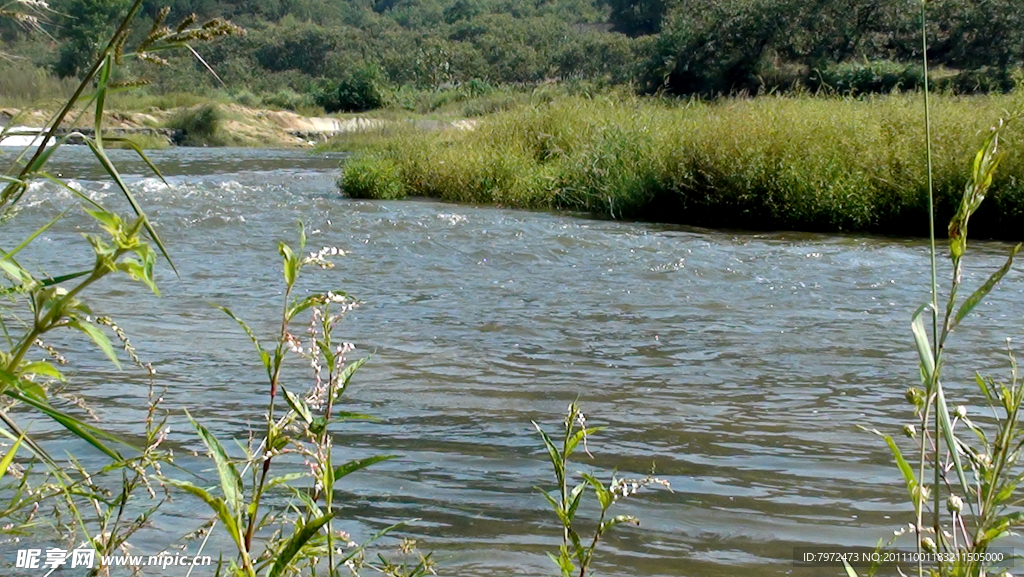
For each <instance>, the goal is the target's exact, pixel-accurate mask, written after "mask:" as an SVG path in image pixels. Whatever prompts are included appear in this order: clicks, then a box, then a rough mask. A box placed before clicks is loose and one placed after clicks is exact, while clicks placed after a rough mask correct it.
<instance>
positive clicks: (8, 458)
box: [0, 433, 25, 479]
mask: <svg viewBox="0 0 1024 577" xmlns="http://www.w3.org/2000/svg"><path fill="white" fill-rule="evenodd" d="M24 440H25V434H24V433H22V435H21V436H20V437H18V440H17V441H15V442H14V444H13V445H11V450H10V451H7V454H6V455H4V458H3V459H0V479H3V478H4V475H6V474H7V469H8V468H9V467H10V466H11V463H13V462H14V455H15V454H16V453H17V452H18V448H20V447H21V442H22V441H24Z"/></svg>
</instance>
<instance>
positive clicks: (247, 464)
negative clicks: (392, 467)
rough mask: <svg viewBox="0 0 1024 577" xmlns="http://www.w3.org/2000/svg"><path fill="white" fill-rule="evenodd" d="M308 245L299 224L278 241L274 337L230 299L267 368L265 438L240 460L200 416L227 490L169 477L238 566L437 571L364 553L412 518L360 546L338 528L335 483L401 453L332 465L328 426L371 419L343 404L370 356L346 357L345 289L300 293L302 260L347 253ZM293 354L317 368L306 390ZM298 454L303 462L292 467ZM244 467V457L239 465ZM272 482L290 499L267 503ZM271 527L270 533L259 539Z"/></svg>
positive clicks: (426, 560)
mask: <svg viewBox="0 0 1024 577" xmlns="http://www.w3.org/2000/svg"><path fill="white" fill-rule="evenodd" d="M305 245H306V237H305V232H304V231H303V230H302V229H301V228H300V235H299V246H298V251H295V250H293V249H292V248H291V247H290V246H289V245H287V244H285V243H281V244H280V245H279V250H280V253H281V256H282V257H283V273H284V281H285V291H284V300H283V306H282V313H281V323H280V329H279V331H278V332H277V334H276V335H275V338H274V340H273V345H272V346H270V347H266V346H264V345H263V344H262V342H261V341H260V339H259V338H258V337H257V336H256V334H255V333H254V332H253V330H252V329H251V328H250V327H249V326H248V325H247V324H246V323H245V322H243V321H242V320H241V319H239V318H238V317H236V316H235V315H234V314H233V313H232V312H231V311H230V310H228V309H226V308H222V310H223V311H224V312H225V313H226V314H228V315H229V316H230V317H231V318H233V319H234V320H235V321H237V322H238V324H239V325H240V326H241V327H242V329H243V330H244V331H245V332H246V334H247V335H249V338H250V339H251V340H252V343H253V345H254V346H255V348H256V352H257V354H258V355H259V357H260V360H261V363H262V365H263V368H264V370H265V371H266V377H267V411H266V429H265V433H264V435H263V439H262V440H261V441H260V442H259V443H258V444H257V445H256V446H255V447H254V448H250V450H249V451H248V452H247V455H246V457H245V459H244V460H242V461H238V460H235V459H232V458H230V457H229V456H228V454H227V452H226V451H225V449H224V447H223V446H222V445H221V443H220V442H219V441H218V440H217V439H216V437H214V436H213V435H212V434H211V433H210V432H209V431H208V430H207V429H206V428H205V427H203V426H202V425H201V424H199V423H198V422H197V421H196V420H194V419H193V420H192V423H193V425H194V426H195V428H196V431H197V432H198V433H199V436H200V437H201V439H202V441H203V443H204V444H205V445H206V447H207V449H208V450H209V453H210V456H211V458H212V459H213V461H214V463H215V464H216V469H217V475H218V477H219V481H220V495H215V494H214V492H213V491H211V490H210V489H207V488H203V487H199V486H197V485H194V484H192V483H190V482H188V481H181V480H174V479H165V481H166V482H168V483H170V484H172V485H174V486H176V487H179V488H180V489H183V490H185V491H187V492H189V493H191V494H193V495H196V496H198V497H199V498H201V499H202V500H203V501H204V502H205V503H206V504H207V505H209V507H210V508H211V509H212V510H213V512H214V513H215V514H216V516H217V520H218V521H219V522H220V524H221V525H222V527H223V528H224V530H225V531H226V532H227V534H228V536H229V537H230V538H231V540H232V542H233V543H234V544H235V547H236V549H237V553H238V556H237V559H236V560H231V561H230V564H229V566H228V571H229V572H230V573H231V574H238V575H245V576H247V577H255V576H256V575H268V576H270V577H276V576H278V575H285V574H291V573H302V572H303V571H308V572H309V573H310V574H319V571H323V574H324V575H327V576H335V575H338V574H340V573H341V572H344V573H345V574H348V573H349V572H352V573H355V572H358V570H359V569H361V568H363V567H366V568H370V569H374V570H378V571H380V572H383V573H386V574H388V575H395V576H409V577H416V576H421V575H425V574H427V573H433V563H432V561H431V559H430V555H426V556H422V555H420V556H418V558H417V559H416V562H415V564H414V565H413V566H411V567H410V566H408V565H407V564H402V563H395V562H392V561H389V560H388V559H387V558H385V557H383V556H380V555H378V560H379V561H369V560H367V559H366V557H365V555H364V550H365V548H366V546H367V545H368V544H369V543H371V542H373V541H376V540H377V539H379V538H381V537H383V536H384V535H386V534H388V533H389V532H391V531H393V530H394V529H396V528H398V527H400V526H402V525H404V523H398V524H395V525H392V526H390V527H387V528H385V529H383V530H382V531H380V532H378V533H377V534H376V535H374V536H373V537H371V538H370V539H369V540H368V541H366V542H364V543H363V544H361V545H357V544H356V543H354V542H352V541H351V539H350V538H349V537H348V535H347V534H345V533H343V532H340V531H335V530H334V526H333V522H334V518H335V517H336V516H337V515H338V514H339V509H338V507H337V505H336V503H335V502H334V497H335V484H336V483H337V482H338V481H339V480H340V479H342V478H343V477H345V476H346V475H349V474H351V473H354V472H356V471H359V470H360V469H363V468H366V467H368V466H370V465H372V464H374V463H379V462H381V461H385V460H388V459H392V458H394V457H395V456H394V455H378V456H373V457H368V458H364V459H356V460H351V461H347V462H345V463H342V464H340V465H335V464H334V461H333V459H334V451H333V439H332V436H331V434H330V426H331V425H333V424H335V423H339V422H344V421H348V420H352V419H369V418H370V417H369V416H367V415H363V414H358V413H352V412H347V411H343V410H340V408H339V407H340V403H341V401H342V396H343V395H344V393H345V391H346V389H347V388H348V386H349V383H350V381H351V380H352V377H353V375H354V374H355V373H356V371H357V370H359V368H360V367H361V366H362V365H363V363H365V362H366V361H367V360H368V358H369V357H363V358H361V359H359V360H357V361H353V362H346V358H345V357H346V355H347V354H348V353H349V352H351V351H352V350H353V345H351V343H338V342H337V341H335V339H334V329H335V327H336V325H337V323H338V322H339V321H340V320H341V319H342V317H344V315H345V314H346V313H347V312H348V311H350V310H351V309H352V308H354V307H355V306H356V305H357V302H356V301H355V300H354V299H353V298H352V297H350V296H348V295H347V294H345V293H342V292H323V293H315V294H312V295H309V296H304V297H298V296H294V292H295V286H296V283H297V281H298V280H299V277H300V273H301V272H302V270H303V268H305V267H306V266H308V265H314V266H318V267H321V268H330V267H332V266H333V264H332V263H331V262H330V261H329V260H328V258H329V257H332V256H339V255H343V254H344V253H343V252H342V251H340V250H338V249H337V248H333V247H325V248H322V249H320V250H319V251H316V252H311V253H309V254H308V255H305V256H304V255H303V254H302V252H303V251H304V250H305ZM300 318H301V319H302V322H301V323H300V322H299V321H300ZM296 326H302V327H304V328H305V333H306V334H305V338H304V337H302V336H300V334H301V333H297V332H295V331H296V329H295V327H296ZM292 355H297V356H299V357H301V358H302V359H303V360H304V361H305V363H306V364H308V366H309V368H310V369H311V371H312V386H311V387H309V388H308V390H306V391H304V392H302V393H301V394H300V393H298V392H296V391H298V389H297V388H289V387H291V385H290V384H289V386H286V385H285V383H286V378H285V365H286V364H287V357H289V356H292ZM289 382H290V381H289ZM280 397H284V401H285V403H286V404H287V407H288V409H287V411H285V412H284V414H280V413H279V411H278V407H277V405H278V403H279V401H280ZM299 460H301V461H302V462H304V463H305V467H298V468H297V467H295V466H294V464H295V462H296V461H299ZM239 466H242V470H241V471H239ZM279 468H284V469H285V472H281V473H276V472H275V471H276V469H279ZM250 469H251V473H250V475H249V479H250V482H249V483H248V487H246V483H245V482H244V481H243V476H244V475H245V474H246V472H247V471H249V470H250ZM296 469H298V470H296ZM303 480H306V481H309V482H311V483H312V489H310V488H308V487H305V486H300V484H299V482H300V481H303ZM274 491H280V492H282V493H283V494H284V495H285V496H287V497H290V500H289V502H288V504H287V506H285V507H277V508H275V507H273V505H268V501H269V500H270V499H271V498H272V493H273V492H274ZM275 525H276V526H277V528H276V529H274V526H275ZM289 528H291V530H290V532H289ZM266 532H269V533H270V534H269V535H268V536H265V538H260V535H261V534H264V535H265V533H266ZM261 543H262V544H261ZM413 552H414V548H413V547H411V546H409V545H405V546H404V550H403V553H404V554H406V555H411V554H413Z"/></svg>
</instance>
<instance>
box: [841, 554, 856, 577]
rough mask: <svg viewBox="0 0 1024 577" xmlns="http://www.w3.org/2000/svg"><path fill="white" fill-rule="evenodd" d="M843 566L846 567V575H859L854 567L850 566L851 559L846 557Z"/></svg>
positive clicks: (851, 576)
mask: <svg viewBox="0 0 1024 577" xmlns="http://www.w3.org/2000/svg"><path fill="white" fill-rule="evenodd" d="M843 567H844V568H845V569H846V577H857V572H856V571H854V570H853V567H850V563H849V561H847V560H846V559H845V558H844V559H843Z"/></svg>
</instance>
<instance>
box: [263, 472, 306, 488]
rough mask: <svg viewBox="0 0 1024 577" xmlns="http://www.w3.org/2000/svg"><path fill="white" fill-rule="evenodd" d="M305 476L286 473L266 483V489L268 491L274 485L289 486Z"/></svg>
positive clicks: (304, 474)
mask: <svg viewBox="0 0 1024 577" xmlns="http://www.w3.org/2000/svg"><path fill="white" fill-rule="evenodd" d="M305 476H306V473H287V474H284V475H279V476H277V477H274V478H273V479H271V480H269V481H267V486H266V489H269V488H271V487H273V486H275V485H289V484H291V483H293V482H295V481H298V480H299V479H302V478H303V477H305Z"/></svg>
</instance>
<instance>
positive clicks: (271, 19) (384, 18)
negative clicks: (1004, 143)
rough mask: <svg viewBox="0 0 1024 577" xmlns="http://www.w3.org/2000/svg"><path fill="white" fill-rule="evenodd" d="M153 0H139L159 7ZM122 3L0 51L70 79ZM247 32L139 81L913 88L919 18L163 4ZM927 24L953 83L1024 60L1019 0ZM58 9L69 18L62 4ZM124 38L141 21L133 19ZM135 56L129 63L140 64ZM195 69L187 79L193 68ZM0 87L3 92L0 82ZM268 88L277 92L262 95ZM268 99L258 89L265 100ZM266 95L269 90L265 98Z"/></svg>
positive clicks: (375, 95) (998, 75)
mask: <svg viewBox="0 0 1024 577" xmlns="http://www.w3.org/2000/svg"><path fill="white" fill-rule="evenodd" d="M163 4H165V2H163V1H162V0H147V3H146V8H145V11H146V12H148V13H149V15H155V14H156V13H157V12H158V10H159V7H160V6H162V5H163ZM123 6H124V0H54V1H53V3H52V7H53V10H54V14H59V15H61V16H59V17H57V18H56V20H57V21H55V22H54V24H55V25H56V31H55V33H54V34H53V35H52V39H50V40H46V41H43V40H40V39H39V35H38V34H36V35H31V34H26V33H19V32H18V30H16V29H3V30H0V36H2V37H3V38H4V40H5V49H7V50H8V51H11V52H15V53H21V54H24V55H26V56H28V57H29V59H30V60H31V61H32V62H33V63H34V65H36V66H40V67H45V68H47V69H49V70H51V71H53V72H55V73H57V74H59V75H61V76H77V75H80V74H81V72H82V70H81V67H82V63H83V62H88V61H89V58H90V57H91V56H92V55H93V54H94V53H95V51H96V50H97V49H98V47H97V46H95V45H94V44H93V43H92V40H91V39H92V38H96V37H101V36H102V33H103V32H104V28H105V27H107V26H109V23H110V22H113V21H114V20H116V18H115V17H113V16H112V14H114V13H116V12H118V10H120V9H122V8H123ZM170 6H171V15H170V19H171V20H172V21H173V20H175V19H177V18H182V17H185V16H187V15H188V14H190V13H196V14H197V15H198V17H199V18H200V19H204V18H210V17H226V18H230V19H232V21H234V22H236V23H238V24H240V25H241V26H243V27H245V28H246V29H247V30H248V34H246V35H244V36H238V37H235V38H232V39H229V40H228V41H226V42H223V43H221V44H219V45H217V46H215V47H211V48H209V49H207V50H205V51H204V52H203V53H202V56H203V57H204V58H205V59H206V61H207V62H208V63H209V64H210V65H211V66H212V67H213V68H214V69H215V70H216V71H217V73H218V75H219V77H220V79H222V81H223V85H222V84H221V82H220V81H219V80H218V79H216V78H215V77H214V76H213V75H210V74H206V73H205V72H204V73H203V74H201V75H200V74H195V73H196V72H201V71H203V66H202V65H201V64H200V63H199V62H197V61H196V60H195V59H189V58H186V57H179V58H178V59H177V60H173V59H172V60H171V61H170V66H167V67H162V68H159V69H156V70H149V71H147V74H148V76H149V77H151V78H152V79H153V81H154V84H153V86H152V87H151V88H150V90H151V91H154V92H160V93H168V92H195V91H204V90H208V89H210V88H214V87H220V88H223V87H226V88H227V90H228V91H230V92H232V93H233V94H241V95H246V94H249V95H261V97H263V102H262V103H263V104H265V105H266V104H270V105H275V106H281V107H285V108H300V107H302V106H313V105H315V104H319V105H320V106H322V107H323V108H326V109H327V110H363V109H367V108H373V107H379V106H383V105H388V104H392V105H401V103H400V102H398V100H400V99H401V98H400V97H397V96H396V93H397V94H401V91H402V90H405V91H406V93H407V91H408V90H410V89H412V90H418V91H424V90H426V91H434V90H438V89H448V88H451V87H456V86H460V85H463V84H465V83H468V82H470V81H474V80H475V81H477V82H485V83H487V84H489V85H500V84H509V85H518V86H524V85H525V86H530V85H536V84H538V83H543V82H548V81H552V80H567V79H573V80H579V79H582V80H585V81H587V82H591V83H594V84H595V85H597V86H606V85H615V84H631V83H632V84H633V85H634V86H635V87H637V88H638V89H640V90H641V91H645V92H659V91H662V92H664V91H667V92H670V93H676V94H703V95H717V94H730V93H735V92H739V91H748V92H751V93H754V92H759V91H770V90H789V89H793V88H795V87H798V86H803V87H807V88H810V89H811V90H819V89H825V90H835V91H838V92H841V93H861V92H888V91H891V90H894V89H914V88H916V87H917V86H918V85H919V84H920V82H921V80H922V77H921V74H920V72H919V66H918V64H917V58H918V56H919V53H920V40H919V38H918V34H919V32H920V30H919V27H920V20H919V18H920V14H919V13H918V11H917V10H916V9H914V8H913V7H912V6H911V5H909V4H905V3H899V2H889V1H883V0H532V1H529V2H527V1H524V0H340V1H332V2H329V1H327V0H260V1H259V2H257V1H256V0H175V1H172V2H171V3H170ZM931 6H932V8H930V10H932V14H933V18H932V20H931V22H930V24H929V33H930V38H931V44H932V60H933V62H934V64H936V65H938V69H939V71H940V72H939V73H938V74H937V75H936V78H935V79H936V80H937V81H938V84H939V85H940V86H945V87H948V88H950V89H954V90H957V91H960V92H969V91H1006V90H1009V89H1011V88H1012V87H1013V85H1014V81H1013V71H1014V70H1016V69H1017V68H1019V67H1020V66H1021V65H1022V64H1024V8H1022V7H1021V5H1020V3H1019V2H1016V1H1015V0H987V1H985V2H978V1H977V0H937V1H936V2H933V3H932V4H931ZM65 15H66V16H65ZM137 28H139V30H136V32H135V33H136V34H142V33H143V32H144V31H145V30H143V29H144V28H145V27H144V26H143V25H141V24H140V25H139V26H138V27H137ZM144 65H145V64H144V63H135V64H134V65H133V66H134V69H135V70H133V67H132V66H129V68H128V69H127V72H128V73H131V72H133V71H135V72H137V70H138V69H139V68H141V67H142V66H144ZM197 79H198V80H197ZM0 96H3V95H2V94H0ZM271 96H273V98H271ZM268 99H269V100H268ZM271 101H272V102H271Z"/></svg>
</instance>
